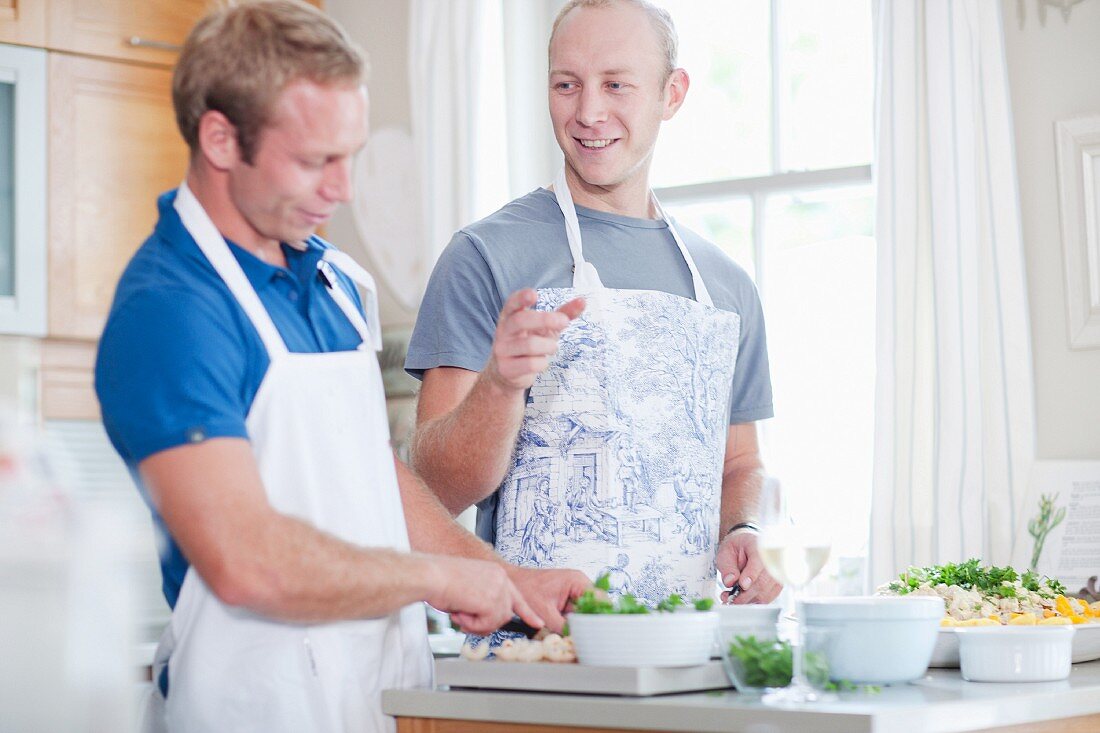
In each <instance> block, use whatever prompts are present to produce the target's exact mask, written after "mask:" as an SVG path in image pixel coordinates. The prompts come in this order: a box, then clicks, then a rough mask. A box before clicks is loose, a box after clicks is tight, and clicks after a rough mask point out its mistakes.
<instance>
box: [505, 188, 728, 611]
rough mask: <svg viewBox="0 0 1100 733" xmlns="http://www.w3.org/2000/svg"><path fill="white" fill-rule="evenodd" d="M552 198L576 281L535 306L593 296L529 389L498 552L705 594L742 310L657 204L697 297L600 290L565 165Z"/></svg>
mask: <svg viewBox="0 0 1100 733" xmlns="http://www.w3.org/2000/svg"><path fill="white" fill-rule="evenodd" d="M554 194H555V196H556V197H557V200H558V206H560V207H561V210H562V214H563V215H564V216H565V225H566V233H567V235H568V240H569V249H570V250H571V252H572V255H573V262H574V273H575V274H574V277H573V287H572V288H546V289H540V290H539V291H538V301H537V303H536V305H535V308H536V309H537V310H540V311H550V310H553V309H555V308H557V307H558V306H560V305H561V304H563V303H565V302H567V301H568V300H570V299H572V298H574V297H577V296H584V297H585V298H586V299H587V301H588V306H587V308H586V309H585V312H584V313H583V314H582V315H581V316H580V317H579V318H578V319H576V320H575V321H574V322H573V323H572V324H570V326H569V328H568V329H566V331H565V332H564V333H563V334H562V336H561V343H560V348H559V350H558V354H557V356H556V357H555V358H554V359H553V360H552V361H551V364H550V366H549V368H548V369H547V370H546V371H545V372H543V373H542V374H541V375H540V376H539V377H538V379H536V381H535V383H534V385H533V386H532V387H531V391H530V394H529V396H528V398H527V407H526V411H525V414H524V419H523V424H522V426H521V428H520V432H519V439H518V442H517V446H516V450H515V454H514V456H513V463H512V467H511V469H510V470H509V472H508V475H507V476H506V478H505V480H504V483H503V484H502V485H501V488H500V493H499V501H498V504H497V513H496V549H497V551H498V552H499V553H500V554H501V555H502V556H503V557H504V558H505V559H506V560H508V561H509V562H513V563H516V564H519V565H525V566H535V567H566V568H577V569H579V570H581V571H583V572H585V573H587V574H588V575H590V576H591V577H592V578H593V579H594V578H596V577H597V576H598V575H600V574H602V573H608V574H609V575H610V580H611V589H612V592H613V593H616V594H621V593H631V594H633V595H635V596H636V597H638V598H640V599H642V600H644V601H646V602H649V603H656V602H657V601H659V600H661V599H663V598H665V597H666V596H668V595H669V594H670V593H680V594H682V595H683V596H685V597H686V598H695V597H704V596H705V597H713V596H714V594H715V587H716V586H715V566H714V556H715V552H716V550H717V543H718V531H719V526H718V525H719V508H720V505H721V498H722V468H723V462H724V459H725V450H726V440H727V435H728V431H729V409H730V387H731V382H732V380H733V372H734V367H735V364H736V361H737V348H738V336H739V334H740V327H741V318H740V316H739V315H738V314H736V313H731V312H728V311H722V310H719V309H717V308H715V307H714V305H713V303H712V302H711V299H710V295H709V293H708V292H707V288H706V286H705V285H704V284H703V280H702V278H701V277H700V276H699V271H698V270H697V269H696V267H695V263H694V262H693V261H692V259H691V255H690V254H689V253H688V250H687V247H685V246H684V242H683V240H682V239H681V238H680V235H679V233H678V232H677V231H676V228H675V226H674V225H673V224H672V222H671V221H669V219H668V217H667V216H665V214H664V212H663V210H662V209H661V207H660V205H659V204H658V205H657V211H658V214H659V215H660V216H661V218H662V219H664V220H665V221H666V222H667V223H668V227H669V231H670V232H671V234H672V236H673V238H674V240H675V241H676V246H677V247H678V248H679V250H680V253H681V254H682V255H683V257H684V259H685V260H686V261H687V265H688V268H689V270H690V271H691V277H692V283H693V285H694V288H695V297H696V299H695V300H690V299H688V298H683V297H680V296H677V295H672V294H670V293H663V292H657V291H652V290H614V289H609V288H605V287H604V286H603V284H602V283H601V282H600V277H599V274H598V273H597V272H596V269H595V268H594V267H593V266H592V264H591V263H589V262H586V261H585V259H584V254H583V250H582V247H581V234H580V225H579V223H578V221H577V213H576V209H575V208H574V205H573V200H572V196H571V194H570V193H569V188H568V184H567V183H566V179H565V172H564V170H563V171H562V172H561V173H559V174H558V178H557V181H556V182H555V184H554ZM654 202H655V203H656V199H654Z"/></svg>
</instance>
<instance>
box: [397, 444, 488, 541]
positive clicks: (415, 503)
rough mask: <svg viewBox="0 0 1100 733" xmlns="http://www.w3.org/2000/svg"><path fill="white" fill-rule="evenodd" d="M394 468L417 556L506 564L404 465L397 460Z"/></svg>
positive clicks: (406, 522) (410, 539)
mask: <svg viewBox="0 0 1100 733" xmlns="http://www.w3.org/2000/svg"><path fill="white" fill-rule="evenodd" d="M394 464H395V466H396V468H397V484H398V486H400V487H401V505H402V508H403V509H404V510H405V524H406V526H407V527H408V530H409V546H410V547H411V548H412V550H413V551H414V552H430V553H432V554H436V555H449V556H452V557H455V556H457V557H468V558H472V559H474V560H492V561H495V562H503V561H502V560H501V559H500V556H498V555H497V554H496V553H495V552H494V551H493V548H492V547H490V546H489V544H488V543H486V542H483V541H482V540H480V539H478V537H477V536H475V535H473V534H471V533H470V532H468V531H466V529H464V528H463V527H462V526H461V525H460V524H459V523H458V522H456V521H455V520H454V517H452V516H451V515H450V513H449V512H448V511H447V509H446V508H445V507H444V506H443V504H442V503H441V502H440V500H439V497H437V496H436V495H435V494H434V493H433V492H432V490H431V489H429V488H428V487H427V486H426V485H425V484H424V482H423V481H421V480H420V478H419V477H418V476H417V475H416V474H414V473H413V472H412V471H411V470H409V468H408V467H407V466H406V465H405V464H403V463H402V462H401V461H399V460H397V459H396V458H395V459H394Z"/></svg>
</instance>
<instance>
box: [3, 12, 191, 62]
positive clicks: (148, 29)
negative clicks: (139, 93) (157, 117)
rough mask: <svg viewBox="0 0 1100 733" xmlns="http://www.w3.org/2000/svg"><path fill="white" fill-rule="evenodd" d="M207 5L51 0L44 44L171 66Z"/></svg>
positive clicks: (56, 47) (97, 54)
mask: <svg viewBox="0 0 1100 733" xmlns="http://www.w3.org/2000/svg"><path fill="white" fill-rule="evenodd" d="M0 2H4V0H0ZM210 7H212V5H211V3H210V2H209V0H49V34H48V40H47V44H46V45H48V46H49V47H50V48H51V49H56V50H61V51H71V52H73V53H82V54H88V55H91V56H107V57H110V58H117V59H126V60H130V61H145V62H149V63H155V64H164V65H166V66H170V65H172V64H173V63H175V60H176V56H177V54H178V53H179V47H180V46H181V45H182V44H183V41H184V39H185V38H186V37H187V33H188V32H189V31H190V30H191V26H193V25H194V24H195V21H197V20H198V19H199V18H201V17H202V16H203V15H204V14H205V13H206V11H207V10H208V9H209V8H210Z"/></svg>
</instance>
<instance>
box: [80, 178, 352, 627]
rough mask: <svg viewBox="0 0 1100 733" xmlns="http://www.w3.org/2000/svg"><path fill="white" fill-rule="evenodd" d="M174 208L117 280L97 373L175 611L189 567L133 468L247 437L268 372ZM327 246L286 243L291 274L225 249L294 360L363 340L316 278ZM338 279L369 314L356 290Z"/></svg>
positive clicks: (168, 205) (258, 346) (162, 206)
mask: <svg viewBox="0 0 1100 733" xmlns="http://www.w3.org/2000/svg"><path fill="white" fill-rule="evenodd" d="M175 199H176V192H175V191H170V192H168V193H166V194H163V195H162V196H161V197H160V198H159V199H158V201H157V206H158V209H159V213H160V219H159V221H158V222H157V225H156V228H155V229H154V230H153V233H152V235H151V236H150V237H149V238H148V239H147V240H145V243H144V244H143V245H142V246H141V248H140V249H138V251H137V252H136V253H135V254H134V257H133V259H131V260H130V263H129V265H128V266H127V267H126V270H125V272H124V273H123V275H122V279H121V280H120V281H119V283H118V288H117V290H116V291H115V298H114V302H113V304H112V306H111V311H110V314H109V316H108V318H107V325H106V327H105V329H104V331H103V336H102V338H101V339H100V342H99V353H98V354H97V358H96V366H95V389H96V394H97V395H98V397H99V404H100V407H101V409H102V413H103V424H104V426H105V427H106V429H107V435H108V437H109V438H110V440H111V443H112V444H113V445H114V447H115V450H117V451H118V454H119V455H120V456H121V457H122V460H123V461H125V462H126V466H127V468H128V469H129V470H130V474H131V475H132V476H133V477H134V480H135V482H136V483H137V486H138V490H139V491H140V492H141V495H142V498H143V499H144V500H145V502H146V504H147V505H148V506H149V509H150V511H151V512H152V514H153V521H154V525H155V528H156V532H157V538H158V546H159V548H160V556H161V557H160V562H161V572H162V576H163V589H164V596H165V598H166V599H167V600H168V605H169V606H172V607H173V608H174V607H175V605H176V599H177V598H178V596H179V590H180V586H181V585H182V584H183V576H184V574H185V573H186V572H187V567H188V561H187V558H185V557H184V556H183V553H182V552H181V551H180V548H179V546H178V545H177V544H176V543H175V541H174V540H173V539H172V537H171V535H169V534H168V532H167V529H166V528H165V526H164V522H163V521H162V520H161V518H160V515H159V514H158V513H157V511H156V509H155V508H153V505H152V503H151V502H150V501H149V492H148V490H147V489H146V487H145V486H144V485H143V484H142V482H141V480H140V477H139V476H138V473H137V465H138V464H139V463H140V462H141V461H142V460H144V459H145V458H148V457H149V456H151V455H153V454H154V453H157V452H159V451H162V450H166V449H168V448H173V447H175V446H178V445H183V444H184V443H198V442H201V441H203V440H206V439H207V438H216V437H234V438H246V439H247V438H248V437H249V436H248V430H247V429H246V428H245V419H246V418H247V417H248V412H249V409H250V408H251V406H252V400H253V398H254V397H255V396H256V391H257V390H258V389H259V386H260V382H261V381H262V380H263V377H264V373H265V372H266V371H267V366H268V363H269V359H268V355H267V350H266V349H265V348H264V345H263V342H262V341H261V340H260V335H259V333H258V332H257V331H256V329H255V327H254V326H253V325H252V322H251V321H250V320H249V319H248V316H247V315H245V312H244V310H243V309H242V308H241V306H240V304H238V303H237V300H236V298H234V297H233V294H232V293H230V292H229V288H228V286H226V284H225V282H224V281H223V280H222V278H221V276H219V275H218V273H217V272H216V271H215V270H214V267H213V265H211V264H210V262H209V260H207V259H206V256H205V255H204V254H203V253H202V251H201V250H200V249H199V247H198V245H197V244H196V243H195V240H194V239H193V238H192V237H191V235H190V234H189V233H188V232H187V230H186V229H185V228H184V226H183V223H182V222H181V221H180V218H179V215H178V214H177V213H176V210H175V208H174V207H173V203H174V202H175ZM330 247H331V245H330V244H328V243H327V242H324V241H323V240H321V239H320V238H318V237H312V238H310V240H309V241H308V242H307V247H306V249H305V251H300V250H298V249H294V248H291V247H288V246H286V245H285V244H284V245H283V251H284V252H285V253H286V258H287V267H285V268H283V267H276V266H274V265H269V264H267V263H266V262H263V261H262V260H260V259H258V258H257V257H255V256H253V255H252V254H250V253H248V252H247V251H245V250H244V249H242V248H240V247H238V246H237V245H235V244H233V243H232V242H229V249H230V251H231V252H232V253H233V256H234V257H236V258H237V261H238V262H239V263H240V264H241V268H242V269H243V270H244V274H245V275H246V276H247V277H248V280H249V282H251V283H252V287H253V288H255V290H256V293H257V294H258V295H259V297H260V301H261V302H262V303H263V304H264V307H265V308H267V312H268V313H269V314H270V315H271V319H272V320H273V321H274V322H275V327H276V328H277V329H278V330H279V333H280V334H281V335H282V337H283V340H284V341H285V342H286V346H287V348H288V349H289V350H290V351H294V352H324V351H349V350H352V349H355V348H357V347H358V346H359V344H360V342H361V341H362V339H361V338H360V337H359V333H358V332H357V331H356V330H355V328H354V326H352V324H351V322H350V321H348V318H347V316H346V315H344V313H343V311H341V310H340V308H339V306H338V305H337V304H336V302H335V301H334V300H333V299H332V296H331V295H330V294H329V293H328V292H327V288H326V285H325V283H324V281H323V279H322V278H321V277H320V275H319V273H318V270H317V263H318V261H319V260H320V259H321V257H322V256H323V254H324V251H325V250H326V249H329V248H330ZM338 277H339V279H340V284H341V286H342V287H343V288H344V289H345V290H346V291H347V293H348V294H349V295H350V296H351V297H352V298H353V301H354V302H355V304H356V305H357V306H358V307H359V309H360V310H362V303H361V301H360V300H359V294H358V292H357V291H356V288H355V286H354V284H353V283H352V282H351V280H350V279H348V278H347V277H346V276H344V275H343V274H342V273H339V274H338Z"/></svg>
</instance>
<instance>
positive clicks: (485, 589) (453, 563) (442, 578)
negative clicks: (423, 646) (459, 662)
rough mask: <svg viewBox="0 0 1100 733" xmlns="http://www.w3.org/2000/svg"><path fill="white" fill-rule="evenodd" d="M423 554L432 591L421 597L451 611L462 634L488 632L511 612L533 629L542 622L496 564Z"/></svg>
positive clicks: (508, 616)
mask: <svg viewBox="0 0 1100 733" xmlns="http://www.w3.org/2000/svg"><path fill="white" fill-rule="evenodd" d="M427 557H428V560H429V562H430V563H431V564H430V567H431V576H432V584H433V588H434V589H435V590H434V591H433V592H432V593H431V594H430V595H429V596H428V597H427V598H426V599H425V600H427V602H428V604H429V605H431V606H432V607H433V608H437V609H439V610H440V611H443V612H445V613H449V614H451V618H452V619H454V621H455V623H457V624H458V625H459V627H460V628H461V629H462V630H463V631H465V632H466V633H468V634H477V635H478V636H485V635H488V634H491V633H493V632H494V631H496V630H497V629H499V628H500V627H501V626H502V625H504V624H505V623H507V622H508V621H510V620H511V618H512V616H513V615H517V616H519V617H520V618H521V619H523V620H524V622H526V623H527V624H528V625H530V626H533V627H535V628H536V629H538V628H542V627H543V626H545V625H546V624H545V622H544V621H543V620H542V617H541V616H539V615H538V614H537V613H535V612H534V611H533V610H532V609H531V606H530V605H529V604H528V603H527V601H526V600H524V597H523V594H522V593H520V592H519V590H518V589H517V588H516V586H515V584H514V583H512V581H511V580H510V579H509V578H508V573H507V571H506V570H505V569H504V566H502V565H501V564H500V563H498V562H493V561H491V560H469V559H466V558H461V557H448V556H445V555H431V556H427Z"/></svg>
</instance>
